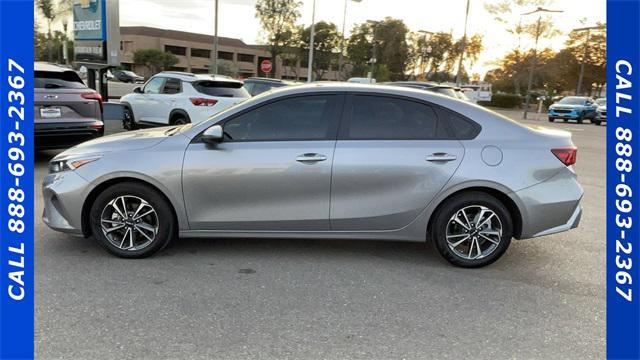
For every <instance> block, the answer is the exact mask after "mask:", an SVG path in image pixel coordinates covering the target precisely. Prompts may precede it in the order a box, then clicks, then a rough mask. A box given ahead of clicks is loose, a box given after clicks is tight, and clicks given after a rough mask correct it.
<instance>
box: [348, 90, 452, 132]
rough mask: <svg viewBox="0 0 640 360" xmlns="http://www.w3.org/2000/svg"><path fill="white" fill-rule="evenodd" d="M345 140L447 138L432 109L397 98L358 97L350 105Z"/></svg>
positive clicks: (354, 97)
mask: <svg viewBox="0 0 640 360" xmlns="http://www.w3.org/2000/svg"><path fill="white" fill-rule="evenodd" d="M345 112H346V117H345V120H344V121H343V123H342V129H341V138H342V139H350V140H433V139H438V138H444V137H447V134H442V132H443V131H444V130H443V129H442V127H441V126H439V124H438V116H437V115H436V112H435V111H434V110H433V108H432V107H430V106H428V105H426V104H422V103H419V102H416V101H411V100H404V99H399V98H393V97H384V96H371V95H354V96H352V97H351V100H350V101H348V102H347V108H346V109H345Z"/></svg>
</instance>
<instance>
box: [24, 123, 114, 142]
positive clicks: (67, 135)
mask: <svg viewBox="0 0 640 360" xmlns="http://www.w3.org/2000/svg"><path fill="white" fill-rule="evenodd" d="M34 128H35V129H34V140H35V147H36V149H59V148H66V147H70V146H73V145H77V144H79V143H81V142H85V141H88V140H91V139H95V138H97V137H100V136H102V135H104V123H103V122H102V121H100V120H89V121H80V122H59V123H50V122H36V123H35V126H34Z"/></svg>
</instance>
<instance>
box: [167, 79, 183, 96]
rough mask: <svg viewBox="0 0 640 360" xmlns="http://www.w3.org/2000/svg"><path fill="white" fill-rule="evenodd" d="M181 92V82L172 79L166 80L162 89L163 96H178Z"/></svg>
mask: <svg viewBox="0 0 640 360" xmlns="http://www.w3.org/2000/svg"><path fill="white" fill-rule="evenodd" d="M180 92H182V81H180V80H178V79H174V78H168V79H167V81H165V83H164V87H163V88H162V93H163V94H178V93H180Z"/></svg>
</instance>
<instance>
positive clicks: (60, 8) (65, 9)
mask: <svg viewBox="0 0 640 360" xmlns="http://www.w3.org/2000/svg"><path fill="white" fill-rule="evenodd" d="M35 5H36V9H38V10H39V11H40V14H41V15H42V16H43V17H44V19H45V22H46V24H47V32H46V34H47V35H48V37H47V39H48V41H47V43H46V49H47V58H46V60H47V61H53V48H52V43H51V41H52V40H53V34H52V29H51V25H52V23H53V22H54V21H55V20H56V19H58V18H61V17H65V16H69V14H70V13H71V9H72V6H73V2H72V0H36V4H35ZM65 37H66V34H65Z"/></svg>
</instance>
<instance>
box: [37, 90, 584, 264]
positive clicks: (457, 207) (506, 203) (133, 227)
mask: <svg viewBox="0 0 640 360" xmlns="http://www.w3.org/2000/svg"><path fill="white" fill-rule="evenodd" d="M514 144H515V145H514ZM123 159H126V161H123ZM575 161H576V147H575V146H574V145H573V143H572V141H571V133H569V132H566V131H558V130H551V131H549V130H544V129H542V128H538V127H536V128H530V127H526V126H524V125H521V124H519V123H516V122H514V121H511V120H509V119H507V118H505V117H503V116H501V115H498V114H496V113H494V112H491V111H489V110H486V109H483V108H481V107H478V106H475V105H473V104H469V103H465V102H461V101H459V100H455V99H451V98H448V97H444V96H437V95H435V94H432V93H429V92H427V91H424V92H417V91H412V90H409V89H400V88H395V87H390V86H389V87H387V86H371V85H352V84H347V83H341V84H340V83H339V84H336V83H333V84H330V83H326V84H312V85H301V86H297V87H295V88H293V87H292V88H284V89H280V90H279V91H275V92H272V93H270V94H265V95H263V96H257V97H254V98H252V99H250V100H247V101H245V102H243V103H242V104H239V105H237V106H234V107H233V108H230V109H228V110H227V111H225V112H223V113H219V114H218V115H216V116H214V117H212V118H210V119H208V120H206V121H203V122H201V123H199V124H188V125H183V126H174V127H170V128H162V129H147V130H139V131H135V132H125V133H120V134H114V135H111V136H108V137H106V138H103V139H101V140H100V141H92V142H88V143H84V144H81V145H80V146H78V147H76V148H73V149H70V150H67V151H65V152H63V153H61V154H59V155H57V156H56V157H55V158H53V159H52V160H51V164H50V169H51V170H50V175H48V176H47V177H45V179H44V184H43V191H44V202H45V210H44V216H43V219H44V222H45V223H46V224H47V225H49V226H50V227H51V228H53V229H55V230H59V231H65V232H70V233H74V234H83V235H85V236H89V235H93V236H94V238H95V239H96V240H97V241H98V242H99V243H100V244H101V245H102V246H104V247H105V248H106V249H107V250H108V251H110V252H112V253H113V254H115V255H117V256H121V257H127V258H139V257H145V256H149V255H151V254H153V253H155V252H156V251H158V250H160V249H162V248H163V247H164V246H165V245H167V243H168V242H169V241H171V240H176V239H177V238H178V237H240V238H242V237H278V238H303V239H308V238H345V239H369V240H373V239H386V240H399V241H419V242H424V241H433V242H434V243H435V244H436V248H437V249H438V251H439V252H440V254H442V256H444V257H445V258H446V259H447V260H448V261H450V262H451V263H452V264H455V265H459V266H464V267H478V266H484V265H487V264H490V263H492V262H493V261H495V260H497V259H498V258H500V256H502V254H503V253H504V252H505V251H506V249H507V247H508V246H509V244H510V242H511V239H512V237H515V238H518V239H526V238H531V237H536V236H543V235H548V234H553V233H557V232H562V231H567V230H569V229H572V228H575V227H576V226H578V222H579V221H580V215H581V212H582V210H581V206H580V199H581V198H582V194H583V190H582V188H581V186H580V185H579V184H578V182H577V179H576V174H575V171H574V169H573V166H572V165H573V164H574V163H575Z"/></svg>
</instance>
